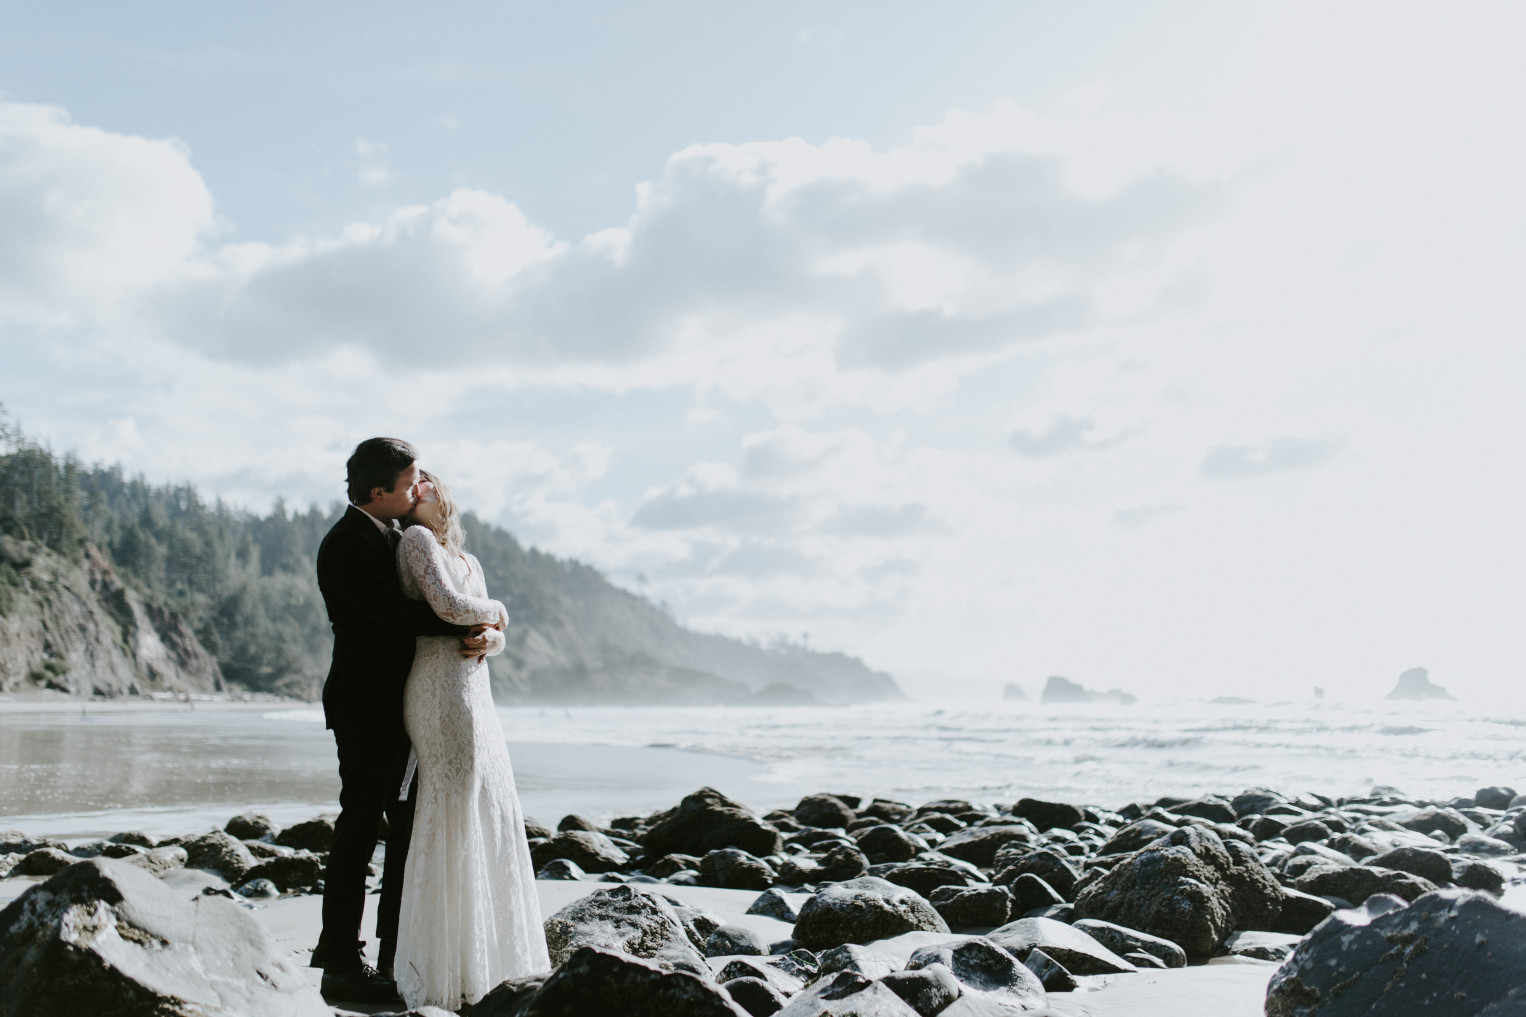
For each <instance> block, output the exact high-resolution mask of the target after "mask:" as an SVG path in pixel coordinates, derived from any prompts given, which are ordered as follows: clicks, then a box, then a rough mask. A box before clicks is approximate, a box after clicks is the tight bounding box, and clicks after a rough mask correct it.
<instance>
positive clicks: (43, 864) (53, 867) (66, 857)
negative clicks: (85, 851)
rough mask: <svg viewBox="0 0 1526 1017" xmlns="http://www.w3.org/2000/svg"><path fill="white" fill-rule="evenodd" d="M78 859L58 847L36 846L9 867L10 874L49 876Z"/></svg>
mask: <svg viewBox="0 0 1526 1017" xmlns="http://www.w3.org/2000/svg"><path fill="white" fill-rule="evenodd" d="M78 861H79V859H78V858H76V857H74V856H73V855H71V854H69V853H68V852H67V851H60V850H59V849H58V848H50V847H45V848H38V849H37V850H35V851H29V852H28V853H27V855H26V857H25V858H23V859H21V861H19V862H17V863H16V864H15V866H14V867H13V868H12V869H11V871H10V875H12V876H51V875H53V874H54V873H57V872H62V871H64V870H65V869H67V868H68V867H69V866H71V865H73V864H74V863H75V862H78Z"/></svg>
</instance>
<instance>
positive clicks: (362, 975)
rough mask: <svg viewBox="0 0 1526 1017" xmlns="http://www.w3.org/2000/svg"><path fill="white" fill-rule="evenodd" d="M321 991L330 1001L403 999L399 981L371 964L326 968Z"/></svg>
mask: <svg viewBox="0 0 1526 1017" xmlns="http://www.w3.org/2000/svg"><path fill="white" fill-rule="evenodd" d="M319 991H320V992H322V993H323V998H324V999H326V1000H328V1001H329V1002H333V1001H334V1000H340V1001H342V1002H348V1003H396V1002H398V1001H400V1000H401V999H402V997H401V996H399V995H398V993H397V983H396V982H394V981H393V980H392V979H390V978H388V977H386V976H385V975H382V974H381V973H380V972H378V971H377V970H376V969H375V968H373V967H372V966H371V965H369V964H362V965H360V967H358V968H344V969H341V970H335V969H333V968H325V969H324V972H323V985H322V988H321V989H320V990H319Z"/></svg>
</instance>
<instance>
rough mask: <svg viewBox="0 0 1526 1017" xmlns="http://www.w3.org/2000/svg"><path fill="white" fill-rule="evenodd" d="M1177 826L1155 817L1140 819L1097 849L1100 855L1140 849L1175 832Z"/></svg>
mask: <svg viewBox="0 0 1526 1017" xmlns="http://www.w3.org/2000/svg"><path fill="white" fill-rule="evenodd" d="M1175 830H1176V827H1174V826H1171V825H1170V824H1168V823H1162V822H1160V821H1159V820H1155V819H1140V820H1138V821H1136V822H1133V823H1130V824H1129V825H1128V826H1125V827H1124V828H1123V829H1121V830H1119V831H1118V832H1117V833H1115V834H1113V836H1112V837H1110V838H1109V839H1108V842H1107V843H1106V844H1103V845H1102V847H1101V848H1100V849H1099V850H1098V851H1097V853H1098V854H1099V855H1118V854H1126V853H1132V852H1134V851H1138V850H1139V849H1140V848H1142V847H1144V846H1145V845H1146V844H1153V843H1154V842H1155V841H1157V840H1159V839H1160V838H1162V837H1164V836H1166V835H1167V834H1170V833H1173V832H1175Z"/></svg>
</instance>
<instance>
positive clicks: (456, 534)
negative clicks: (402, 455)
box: [419, 470, 466, 554]
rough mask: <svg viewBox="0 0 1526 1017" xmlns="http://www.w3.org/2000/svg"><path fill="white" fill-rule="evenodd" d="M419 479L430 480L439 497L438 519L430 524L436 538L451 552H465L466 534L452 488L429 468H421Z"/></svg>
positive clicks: (436, 495)
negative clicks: (457, 510)
mask: <svg viewBox="0 0 1526 1017" xmlns="http://www.w3.org/2000/svg"><path fill="white" fill-rule="evenodd" d="M419 479H420V480H427V481H429V483H430V484H431V485H432V486H433V487H434V493H435V497H436V498H438V499H439V503H438V504H439V516H438V519H437V520H436V521H435V522H433V523H430V524H428V525H429V529H430V531H431V532H432V533H434V539H436V540H438V541H439V542H440V546H441V547H443V548H445V550H446V551H448V552H450V553H451V554H461V553H463V552H464V551H465V549H466V534H465V533H464V532H462V530H461V517H460V515H459V514H458V513H457V512H456V499H455V498H453V497H451V493H450V488H448V487H446V486H445V482H444V481H443V480H441V479H440V478H439V477H437V476H435V475H434V474H433V473H430V472H429V471H428V470H420V471H419Z"/></svg>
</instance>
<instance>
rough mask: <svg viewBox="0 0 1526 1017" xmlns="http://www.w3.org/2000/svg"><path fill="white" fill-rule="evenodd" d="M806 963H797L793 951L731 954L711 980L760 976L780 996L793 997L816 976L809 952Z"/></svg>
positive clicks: (724, 980) (798, 960) (814, 962)
mask: <svg viewBox="0 0 1526 1017" xmlns="http://www.w3.org/2000/svg"><path fill="white" fill-rule="evenodd" d="M803 956H805V957H808V958H810V963H809V964H805V963H801V961H800V958H799V957H797V955H795V954H787V955H783V956H777V957H756V958H754V957H733V958H732V959H731V960H729V961H727V962H726V966H725V967H723V968H721V970H720V971H719V972H717V973H716V976H715V980H716V981H718V982H729V981H731V980H732V979H733V978H761V979H763V981H765V982H767V983H768V984H769V985H772V986H773V987H774V988H775V989H778V990H779V992H780V993H781V994H783V995H784V996H786V997H788V996H793V995H794V994H795V993H797V992H799V991H800V990H801V989H803V988H805V983H806V982H807V981H809V980H810V979H813V978H815V977H816V961H815V958H814V957H811V956H810V955H809V954H804V955H803Z"/></svg>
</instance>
